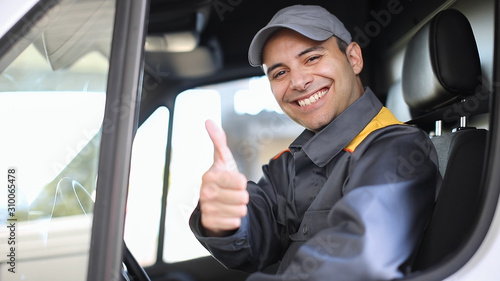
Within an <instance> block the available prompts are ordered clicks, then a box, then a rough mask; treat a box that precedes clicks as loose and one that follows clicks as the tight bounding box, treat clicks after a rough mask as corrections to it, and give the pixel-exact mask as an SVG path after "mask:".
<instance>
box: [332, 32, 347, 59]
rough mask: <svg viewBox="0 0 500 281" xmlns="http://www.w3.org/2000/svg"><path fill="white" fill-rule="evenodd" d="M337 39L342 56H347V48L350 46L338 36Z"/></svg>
mask: <svg viewBox="0 0 500 281" xmlns="http://www.w3.org/2000/svg"><path fill="white" fill-rule="evenodd" d="M335 38H337V45H338V46H339V50H340V51H341V52H342V54H344V55H345V54H346V51H347V46H349V44H347V43H346V42H345V41H344V40H342V39H340V38H338V37H337V36H335Z"/></svg>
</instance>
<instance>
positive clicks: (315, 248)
mask: <svg viewBox="0 0 500 281" xmlns="http://www.w3.org/2000/svg"><path fill="white" fill-rule="evenodd" d="M370 137H371V138H372V140H370V141H368V140H367V142H368V143H370V145H368V146H363V145H360V147H358V148H357V149H356V151H355V152H354V153H353V155H352V161H351V167H350V176H349V178H348V179H347V182H346V184H345V186H344V196H343V197H342V199H340V200H339V201H338V202H337V203H336V204H335V205H334V206H333V207H332V208H331V210H330V212H329V213H328V216H327V220H328V227H327V228H325V229H323V230H321V231H320V232H318V233H317V234H316V235H315V236H313V237H312V238H311V239H309V240H308V241H307V242H305V243H304V244H303V245H302V246H301V247H300V248H299V249H298V250H297V251H296V252H295V254H294V256H293V259H292V261H291V263H290V265H289V266H288V267H287V268H286V269H285V270H284V272H282V273H281V274H279V275H267V274H263V273H257V274H254V275H252V276H251V277H250V278H249V279H248V280H249V281H256V280H259V281H266V280H280V281H283V280H342V281H345V280H363V281H367V280H389V279H394V278H399V277H402V276H403V269H402V267H403V265H404V264H405V263H406V262H407V261H408V260H409V259H410V258H411V256H412V253H413V251H414V249H415V247H416V246H417V245H418V243H419V241H420V239H421V235H422V233H423V231H424V229H425V226H426V224H427V221H428V218H429V216H430V212H431V210H432V206H433V203H434V197H435V190H436V186H437V185H438V184H439V183H440V175H439V171H438V168H437V164H436V163H437V157H436V154H435V151H434V147H433V145H432V143H431V142H430V141H429V140H428V138H427V137H426V136H425V135H424V134H423V133H421V132H418V133H415V131H413V132H412V133H409V134H407V135H406V136H401V135H399V136H398V137H396V138H394V136H393V135H391V132H385V133H384V134H383V135H379V136H377V134H375V135H374V136H370ZM377 137H378V138H377ZM373 138H376V139H373Z"/></svg>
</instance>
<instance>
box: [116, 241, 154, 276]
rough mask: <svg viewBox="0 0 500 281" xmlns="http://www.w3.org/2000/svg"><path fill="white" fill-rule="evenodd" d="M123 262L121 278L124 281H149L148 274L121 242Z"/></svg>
mask: <svg viewBox="0 0 500 281" xmlns="http://www.w3.org/2000/svg"><path fill="white" fill-rule="evenodd" d="M123 264H124V265H125V268H124V269H123V270H122V277H123V278H122V280H124V281H151V279H149V276H148V274H147V273H146V271H144V269H143V268H142V266H141V265H140V264H139V263H138V262H137V260H136V259H135V258H134V256H133V255H132V253H131V252H130V250H129V249H128V247H127V245H126V244H125V242H123Z"/></svg>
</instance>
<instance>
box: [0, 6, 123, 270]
mask: <svg viewBox="0 0 500 281" xmlns="http://www.w3.org/2000/svg"><path fill="white" fill-rule="evenodd" d="M16 3H17V2H11V1H9V2H8V3H7V2H3V3H0V9H2V8H3V7H2V5H11V6H12V5H16ZM21 6H22V5H21V4H20V8H21ZM11 9H12V7H11ZM114 9H115V3H114V1H111V0H108V1H106V0H102V1H101V0H85V1H83V0H82V1H75V0H72V1H40V2H39V3H38V4H37V5H35V6H34V8H33V9H31V10H30V12H28V14H26V16H24V17H23V18H21V20H20V21H19V22H18V23H17V24H16V25H15V26H14V27H13V28H12V29H11V30H10V31H9V32H7V33H6V34H5V36H4V37H3V38H2V39H1V41H0V42H1V44H2V45H1V46H0V50H3V53H0V126H1V128H2V129H3V136H2V138H1V140H0V155H2V159H1V160H0V161H1V165H0V169H1V170H0V173H2V174H3V176H2V177H3V178H4V179H5V180H6V181H7V183H8V188H7V189H5V188H3V189H2V191H1V192H2V193H1V194H0V196H1V198H0V200H2V203H1V204H0V218H1V220H0V221H1V222H2V223H5V225H4V226H2V231H1V232H0V243H1V244H0V245H1V250H0V252H2V253H4V252H6V254H5V255H4V254H2V255H1V256H0V279H1V280H85V279H86V272H87V267H86V264H87V263H88V251H89V245H90V233H91V232H90V231H91V224H92V210H93V202H94V195H95V188H96V179H97V168H98V155H99V145H100V131H101V127H102V123H103V116H104V104H105V101H106V86H107V85H106V84H107V76H108V67H109V59H108V57H109V53H110V47H111V37H112V30H113V18H114V12H115V11H114ZM5 203H7V204H5ZM4 230H7V231H4Z"/></svg>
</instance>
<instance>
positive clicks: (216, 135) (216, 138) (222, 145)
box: [205, 120, 238, 171]
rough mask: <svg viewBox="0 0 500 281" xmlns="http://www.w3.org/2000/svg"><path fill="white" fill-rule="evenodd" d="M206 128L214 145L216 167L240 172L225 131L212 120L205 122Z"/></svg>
mask: <svg viewBox="0 0 500 281" xmlns="http://www.w3.org/2000/svg"><path fill="white" fill-rule="evenodd" d="M205 128H206V129H207V132H208V135H209V136H210V139H211V140H212V142H213V144H214V165H215V166H217V167H219V168H223V169H228V170H231V171H238V166H237V165H236V161H234V157H233V154H232V153H231V150H230V149H229V147H228V146H227V139H226V133H224V130H222V129H221V128H219V127H218V126H217V124H215V122H214V121H212V120H207V121H206V122H205Z"/></svg>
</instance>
